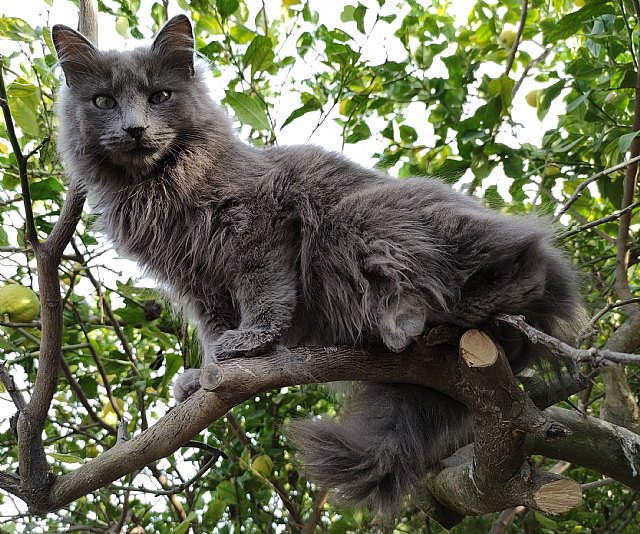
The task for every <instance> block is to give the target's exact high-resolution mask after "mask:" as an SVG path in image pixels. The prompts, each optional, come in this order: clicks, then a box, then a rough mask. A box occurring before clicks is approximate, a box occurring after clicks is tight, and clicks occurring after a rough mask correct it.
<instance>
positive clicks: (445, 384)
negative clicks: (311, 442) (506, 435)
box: [30, 345, 562, 513]
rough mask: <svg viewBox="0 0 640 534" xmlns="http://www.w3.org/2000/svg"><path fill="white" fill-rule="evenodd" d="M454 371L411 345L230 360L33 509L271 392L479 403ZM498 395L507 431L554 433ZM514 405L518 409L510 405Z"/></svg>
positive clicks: (170, 447) (53, 504)
mask: <svg viewBox="0 0 640 534" xmlns="http://www.w3.org/2000/svg"><path fill="white" fill-rule="evenodd" d="M467 352H474V351H473V350H469V351H467ZM500 361H501V366H502V367H504V372H505V373H507V372H508V373H510V370H509V369H508V364H506V361H504V358H502V359H501V360H500ZM505 366H506V367H505ZM458 367H459V365H458V350H457V348H455V347H451V346H443V345H439V346H431V347H426V346H424V345H421V346H417V345H414V346H412V348H411V349H410V350H408V351H407V352H405V353H402V354H394V353H388V352H380V353H368V352H366V351H365V350H361V349H356V348H352V347H301V348H297V349H292V350H287V349H284V348H281V347H279V348H277V349H276V350H275V351H274V352H272V353H270V354H268V355H264V356H261V357H259V358H251V359H235V360H230V361H227V362H224V363H221V364H219V365H210V366H206V367H205V368H204V369H203V371H202V374H201V379H200V382H201V384H202V385H203V388H202V389H200V390H198V391H197V392H196V393H195V394H194V395H193V396H192V397H190V398H189V399H187V400H186V401H185V402H184V403H182V404H180V405H178V406H177V407H176V408H175V409H173V410H172V411H171V412H169V413H168V414H167V415H166V416H165V417H163V418H162V419H161V420H160V421H159V422H158V423H157V424H155V425H154V426H152V427H150V428H149V429H148V430H146V431H144V432H142V433H141V434H139V435H138V436H136V437H134V438H133V439H131V440H129V441H126V442H122V443H118V444H117V445H116V446H115V447H113V448H112V449H111V450H109V451H107V452H106V453H104V454H102V455H101V456H99V457H97V458H95V459H93V460H91V461H90V462H88V463H87V464H85V465H83V466H82V467H80V468H79V469H77V470H76V471H75V472H73V473H70V474H68V475H64V476H62V477H60V478H58V479H57V480H56V481H55V482H54V484H53V486H52V488H51V491H50V492H49V496H48V497H49V498H48V500H46V501H38V502H31V503H30V504H31V508H32V509H33V511H37V512H41V513H42V512H45V511H49V510H54V509H57V508H59V507H60V506H63V505H64V504H66V503H68V502H70V501H72V500H75V499H77V498H79V497H81V496H83V495H85V494H87V493H89V492H91V491H94V490H96V489H98V488H100V487H102V486H105V485H106V484H108V483H109V482H112V481H114V480H116V479H118V478H120V477H122V476H123V475H125V474H127V473H130V472H132V471H134V470H137V469H140V468H142V467H143V466H145V465H148V464H149V463H151V462H153V461H155V460H158V459H160V458H163V457H165V456H168V455H169V454H171V453H173V452H174V451H175V450H177V449H178V448H180V447H181V446H183V445H184V444H185V443H187V442H188V441H189V439H191V437H193V436H194V435H195V434H197V433H198V432H200V431H201V430H202V429H204V428H206V427H207V426H208V425H209V424H211V423H212V422H213V421H214V420H216V419H218V418H220V417H223V416H224V415H225V414H226V413H227V411H228V410H229V409H230V408H231V407H233V406H235V405H237V404H239V403H241V402H244V401H245V400H246V399H248V398H251V397H253V396H255V395H256V394H259V393H260V392H264V391H268V390H272V389H279V388H281V387H285V386H290V385H294V384H309V383H322V382H333V381H341V380H353V381H358V380H360V381H362V380H366V381H373V382H376V381H377V382H400V383H403V382H404V383H414V384H420V385H425V386H429V387H432V388H434V389H438V390H440V391H443V392H444V393H447V394H449V395H451V396H453V397H455V398H459V399H460V400H463V401H465V402H470V399H471V398H474V399H476V400H475V401H474V402H476V403H477V402H478V401H477V397H476V396H475V393H473V392H472V388H466V389H465V388H464V387H462V388H461V383H463V384H465V383H466V382H465V381H464V378H463V377H462V376H461V375H460V372H459V371H458ZM468 372H469V373H475V374H476V375H477V376H479V377H480V378H481V379H482V380H485V379H486V378H487V376H488V375H490V374H491V372H490V371H488V370H487V369H485V368H482V367H478V368H473V369H472V368H469V371H468ZM502 378H503V377H502V376H500V378H499V379H496V380H498V381H501V380H502ZM461 381H462V382H461ZM511 382H513V378H512V377H511ZM483 388H484V392H485V394H484V395H483V396H481V401H480V402H481V403H484V404H483V406H484V407H485V408H486V410H485V408H483V410H485V411H486V412H487V413H489V412H491V409H492V408H491V403H490V402H489V400H488V399H489V397H490V396H492V395H496V392H495V391H494V390H493V389H491V388H489V386H483ZM461 389H462V390H464V391H461ZM498 389H499V390H500V391H499V392H498V393H497V394H498V395H499V396H501V397H502V398H503V402H504V403H505V404H508V405H509V406H510V410H511V411H510V412H509V416H508V417H506V416H505V418H504V419H505V420H506V419H510V420H511V421H512V423H510V424H511V425H516V426H517V428H520V429H522V430H526V431H531V432H535V433H536V434H540V435H549V433H551V434H554V433H556V432H555V430H558V428H556V426H554V425H553V423H552V422H551V421H550V420H549V419H548V418H546V417H544V416H541V415H540V412H537V410H535V408H533V405H532V404H531V403H530V402H528V403H527V398H526V396H525V395H524V393H523V392H522V391H521V390H520V389H519V388H518V387H517V386H516V385H515V383H513V385H512V386H511V385H510V386H509V387H505V385H504V384H501V386H500V388H498ZM505 391H506V393H504V392H505ZM514 398H515V399H516V400H518V403H514ZM523 402H524V404H523ZM516 404H517V405H518V406H520V407H521V410H520V411H519V412H518V413H513V408H512V407H513V406H514V405H516ZM522 406H525V407H524V408H522ZM487 428H488V426H487ZM560 430H561V429H560ZM491 431H492V432H493V429H491ZM559 433H560V434H561V433H562V432H559ZM556 434H557V433H556ZM521 439H522V438H521V437H520V436H518V437H517V438H516V441H518V442H521ZM484 454H485V453H483V452H479V456H478V458H477V461H478V462H479V463H480V464H481V465H483V466H484V465H486V466H487V469H488V468H489V467H488V466H490V465H491V462H492V461H493V459H492V458H489V457H485V456H484ZM523 458H524V457H523V456H521V453H517V454H515V455H512V456H509V455H505V456H504V458H503V465H504V466H505V469H506V470H508V469H511V468H512V467H513V466H516V467H517V468H519V467H520V465H519V464H521V463H522V461H521V459H523ZM516 464H518V465H516ZM487 472H488V471H487ZM505 472H506V471H505ZM485 479H486V480H488V478H485Z"/></svg>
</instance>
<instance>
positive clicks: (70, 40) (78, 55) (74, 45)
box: [51, 24, 100, 86]
mask: <svg viewBox="0 0 640 534" xmlns="http://www.w3.org/2000/svg"><path fill="white" fill-rule="evenodd" d="M51 38H52V39H53V45H54V47H55V49H56V53H57V54H58V59H59V60H60V66H61V67H62V70H63V72H64V77H65V81H66V83H67V85H68V86H71V85H73V84H74V83H75V82H76V81H80V80H81V79H82V78H83V77H85V76H86V75H87V74H89V73H91V72H92V71H93V65H94V64H95V60H96V57H97V56H98V55H99V54H100V52H98V50H97V49H96V48H95V47H94V46H93V45H92V44H91V43H90V42H89V41H88V40H87V39H86V38H85V37H84V36H83V35H82V34H81V33H79V32H77V31H75V30H73V29H71V28H69V27H68V26H64V25H63V24H56V25H55V26H54V27H53V28H51Z"/></svg>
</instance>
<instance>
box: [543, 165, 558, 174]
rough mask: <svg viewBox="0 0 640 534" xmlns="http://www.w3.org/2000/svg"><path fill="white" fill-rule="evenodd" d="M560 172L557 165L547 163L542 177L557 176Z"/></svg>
mask: <svg viewBox="0 0 640 534" xmlns="http://www.w3.org/2000/svg"><path fill="white" fill-rule="evenodd" d="M561 172H562V169H561V168H560V167H559V166H558V165H556V164H555V163H549V165H547V166H546V167H545V168H544V175H545V176H557V175H558V174H560V173H561Z"/></svg>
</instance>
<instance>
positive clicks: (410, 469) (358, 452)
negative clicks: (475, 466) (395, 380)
mask: <svg viewBox="0 0 640 534" xmlns="http://www.w3.org/2000/svg"><path fill="white" fill-rule="evenodd" d="M358 388H359V389H358V392H357V393H356V396H355V397H354V398H353V399H351V400H350V402H349V404H348V405H347V406H346V407H345V408H344V409H343V412H342V416H341V418H340V420H335V419H330V418H318V419H310V420H303V421H295V422H293V423H291V425H290V426H289V429H288V432H287V436H288V437H289V439H290V440H291V441H292V442H293V444H294V446H295V447H296V448H297V449H298V451H299V452H298V457H299V459H300V460H301V461H302V463H303V464H304V471H305V473H306V474H307V476H309V478H310V479H311V480H313V481H314V482H315V483H316V484H318V485H319V486H320V487H322V488H326V489H334V490H336V492H337V494H338V496H339V498H341V499H342V500H343V501H345V502H346V503H348V504H367V505H369V506H370V507H371V508H373V509H374V510H377V511H379V512H381V513H382V514H384V515H391V514H393V513H394V512H395V511H397V508H398V506H399V505H400V503H401V498H402V496H403V495H406V494H407V492H409V491H410V490H411V488H412V487H413V486H414V485H415V484H416V483H417V482H419V481H420V480H421V479H422V478H423V477H424V476H425V475H426V474H427V473H428V471H429V470H430V468H432V467H433V466H435V465H437V464H438V463H439V462H440V460H442V459H444V458H446V457H447V456H449V455H450V454H452V453H453V452H454V451H455V450H456V449H458V448H459V447H461V446H462V445H464V444H466V443H469V442H470V441H471V440H472V439H473V429H472V425H471V418H470V416H469V413H468V411H467V408H466V407H465V406H463V405H462V404H460V403H458V402H456V401H454V400H453V399H451V398H450V397H447V396H446V395H443V394H442V393H439V392H437V391H434V390H432V389H428V388H425V387H420V386H414V385H408V384H360V385H359V386H358Z"/></svg>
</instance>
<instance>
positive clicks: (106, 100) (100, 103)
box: [93, 95, 116, 109]
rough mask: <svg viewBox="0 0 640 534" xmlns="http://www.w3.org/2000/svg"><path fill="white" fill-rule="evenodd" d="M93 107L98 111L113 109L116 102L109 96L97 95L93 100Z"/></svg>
mask: <svg viewBox="0 0 640 534" xmlns="http://www.w3.org/2000/svg"><path fill="white" fill-rule="evenodd" d="M93 105H94V106H95V107H97V108H99V109H113V108H115V107H116V100H115V98H113V97H110V96H109V95H98V96H95V97H94V98H93Z"/></svg>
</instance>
